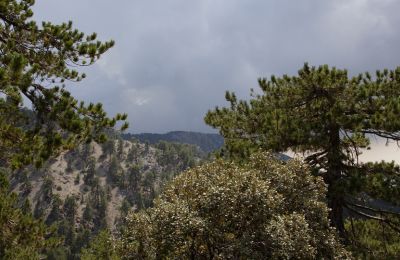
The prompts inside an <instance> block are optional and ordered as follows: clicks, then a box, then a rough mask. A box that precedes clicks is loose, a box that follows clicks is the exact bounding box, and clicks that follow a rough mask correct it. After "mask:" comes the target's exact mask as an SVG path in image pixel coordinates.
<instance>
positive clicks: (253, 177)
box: [117, 153, 349, 259]
mask: <svg viewBox="0 0 400 260" xmlns="http://www.w3.org/2000/svg"><path fill="white" fill-rule="evenodd" d="M325 191H326V187H325V185H324V183H323V180H322V179H321V178H318V177H313V176H312V175H311V174H310V172H309V170H308V168H307V167H306V166H304V165H302V164H301V163H299V162H298V161H295V160H293V161H290V162H289V163H287V164H285V163H283V162H281V161H279V160H277V159H275V158H274V157H273V156H272V155H270V154H268V153H260V154H256V155H253V156H252V157H251V159H250V162H249V163H247V164H246V165H244V166H239V165H237V164H236V163H231V162H225V161H222V160H218V161H215V162H212V163H209V164H206V165H203V166H199V167H196V168H193V169H190V170H188V171H186V172H184V173H182V174H181V175H179V176H178V177H176V178H175V179H174V180H173V181H172V182H171V183H170V184H169V186H168V187H167V188H166V189H165V190H164V192H163V193H162V194H161V196H160V198H159V199H157V200H156V201H155V206H154V208H150V209H147V210H145V211H141V212H139V213H133V214H131V215H130V216H129V217H128V219H127V226H126V228H124V232H123V235H122V239H121V240H120V241H119V243H118V244H117V245H118V246H117V251H118V252H119V254H120V255H121V257H122V258H123V259H164V258H165V259H169V258H174V259H175V258H179V259H181V258H182V259H245V258H251V259H265V258H272V259H289V258H302V259H322V258H329V259H331V258H332V259H336V258H337V259H346V258H348V257H349V254H348V253H347V252H346V251H345V250H344V249H343V248H342V246H341V245H340V243H339V241H338V239H337V237H336V234H335V232H334V231H333V229H331V228H330V227H329V221H328V209H327V207H326V204H325Z"/></svg>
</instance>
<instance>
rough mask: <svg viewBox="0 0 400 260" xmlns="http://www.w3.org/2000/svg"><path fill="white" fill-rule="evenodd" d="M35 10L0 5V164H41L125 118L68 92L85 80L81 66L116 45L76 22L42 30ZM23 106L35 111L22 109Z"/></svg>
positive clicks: (21, 3) (25, 3)
mask: <svg viewBox="0 0 400 260" xmlns="http://www.w3.org/2000/svg"><path fill="white" fill-rule="evenodd" d="M33 5H34V1H33V0H2V1H1V2H0V53H1V55H0V93H1V95H0V112H1V113H0V159H1V163H2V164H3V165H6V166H12V167H19V166H21V165H23V164H29V163H36V164H38V165H39V164H40V163H41V162H42V161H43V160H45V159H47V158H48V157H49V156H50V155H51V154H52V153H54V152H56V151H58V150H60V149H64V148H69V147H71V146H72V145H74V144H76V143H78V142H82V141H90V140H92V139H95V140H98V141H102V140H104V135H103V134H102V131H103V130H104V128H108V127H113V126H115V124H116V122H117V121H118V120H125V119H126V115H121V114H118V115H117V116H116V117H114V118H108V117H107V115H106V113H105V112H104V110H103V109H102V106H101V104H89V105H85V104H84V103H83V102H78V101H77V100H76V99H75V98H73V97H72V96H71V95H70V93H69V92H68V91H67V89H66V88H65V83H66V82H72V81H81V80H82V79H83V78H85V74H83V73H80V72H78V71H77V70H76V68H77V67H79V66H88V65H91V64H93V63H94V62H95V61H96V60H97V59H98V58H99V57H100V56H101V55H102V54H103V53H105V52H106V51H107V50H108V49H109V48H111V47H112V46H113V45H114V42H113V41H108V42H104V43H102V42H100V41H97V40H96V34H95V33H93V34H91V35H85V34H84V33H82V32H80V31H78V30H77V29H73V27H72V22H68V23H63V24H60V25H55V24H52V23H50V22H43V23H42V24H40V25H38V24H37V23H36V22H35V21H34V20H33V19H32V16H33V12H32V6H33ZM24 101H25V103H27V104H28V107H29V108H31V109H32V111H27V110H24V109H22V108H23V105H24ZM25 105H26V104H25ZM126 127H127V124H126V123H125V124H123V125H122V129H125V128H126Z"/></svg>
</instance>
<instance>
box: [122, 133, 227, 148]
mask: <svg viewBox="0 0 400 260" xmlns="http://www.w3.org/2000/svg"><path fill="white" fill-rule="evenodd" d="M122 138H124V139H125V140H129V139H131V138H135V139H137V140H139V141H140V142H148V143H149V144H156V143H158V142H160V141H167V142H177V143H184V144H192V145H196V146H198V147H199V148H200V149H201V150H202V151H203V152H205V153H209V152H212V151H215V150H218V149H220V148H221V147H222V146H223V144H224V138H223V137H222V136H221V135H219V134H215V133H202V132H194V131H170V132H167V133H139V134H132V133H127V134H122Z"/></svg>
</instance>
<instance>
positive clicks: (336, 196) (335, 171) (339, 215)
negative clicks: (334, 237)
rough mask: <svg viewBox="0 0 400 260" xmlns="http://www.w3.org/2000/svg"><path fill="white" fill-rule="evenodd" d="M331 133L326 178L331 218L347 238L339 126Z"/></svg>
mask: <svg viewBox="0 0 400 260" xmlns="http://www.w3.org/2000/svg"><path fill="white" fill-rule="evenodd" d="M329 133H330V145H331V146H330V148H329V151H328V154H327V159H328V164H327V169H326V170H327V172H326V175H325V178H324V179H325V183H326V184H328V194H327V195H328V196H327V197H328V207H329V208H330V209H331V211H330V214H329V219H330V222H331V225H332V226H333V227H335V228H336V230H337V232H338V233H339V235H340V237H341V238H342V239H344V240H346V230H345V228H344V218H343V207H344V194H342V193H341V192H340V190H341V189H340V187H338V185H339V181H340V179H341V176H342V171H343V163H342V159H343V158H342V150H341V147H340V135H339V128H338V127H337V126H333V127H332V128H331V129H330V131H329ZM338 188H339V189H338Z"/></svg>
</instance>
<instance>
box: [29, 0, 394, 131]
mask: <svg viewBox="0 0 400 260" xmlns="http://www.w3.org/2000/svg"><path fill="white" fill-rule="evenodd" d="M399 10H400V1H395V0H335V1H333V0H332V1H320V0H319V1H318V0H299V1H293V0H291V1H289V0H279V1H278V0H276V1H266V0H249V1H243V0H242V1H239V0H203V1H187V0H162V1H161V0H159V1H153V0H146V1H144V0H142V1H138V0H120V1H106V0H96V1H93V0H92V1H90V0H69V1H62V0H41V1H37V4H36V6H35V19H37V20H50V21H53V22H61V21H67V20H72V21H74V24H75V26H76V27H77V28H79V29H81V30H83V31H85V32H88V33H90V32H93V31H96V32H97V33H98V35H99V37H100V39H114V40H115V41H116V46H115V47H114V48H113V49H112V50H110V51H109V53H107V54H106V55H105V56H104V57H103V58H102V59H101V60H100V61H99V62H98V63H97V64H96V65H95V66H94V67H92V68H90V69H89V70H88V71H87V73H88V79H87V80H85V81H84V82H82V83H79V85H71V88H70V89H71V91H72V92H73V94H74V95H76V96H77V97H78V98H80V99H83V100H89V101H99V102H102V103H104V105H105V108H106V109H107V111H109V113H110V114H114V113H116V112H127V113H128V114H129V121H130V122H131V129H130V131H132V132H166V131H169V130H196V131H211V129H210V128H209V127H207V126H206V125H205V124H204V123H203V117H204V115H205V113H206V112H207V110H208V109H212V108H213V107H215V106H216V105H219V106H221V105H224V104H225V102H224V92H225V90H233V91H235V92H237V93H238V95H239V96H240V97H243V98H246V97H248V93H249V89H250V88H257V78H259V77H265V76H270V75H271V74H275V75H281V74H285V73H287V74H293V73H296V71H297V70H298V69H299V68H300V67H301V66H302V65H303V63H304V62H305V61H308V62H309V63H311V64H313V65H319V64H329V65H332V66H337V67H340V68H347V69H349V71H350V72H351V73H354V74H355V73H359V72H363V71H374V70H375V69H380V68H384V67H388V68H394V67H396V66H398V65H400V62H399V61H400V52H399V50H398V46H400V27H399V26H398V25H399V24H400V16H399V15H398V11H399Z"/></svg>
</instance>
